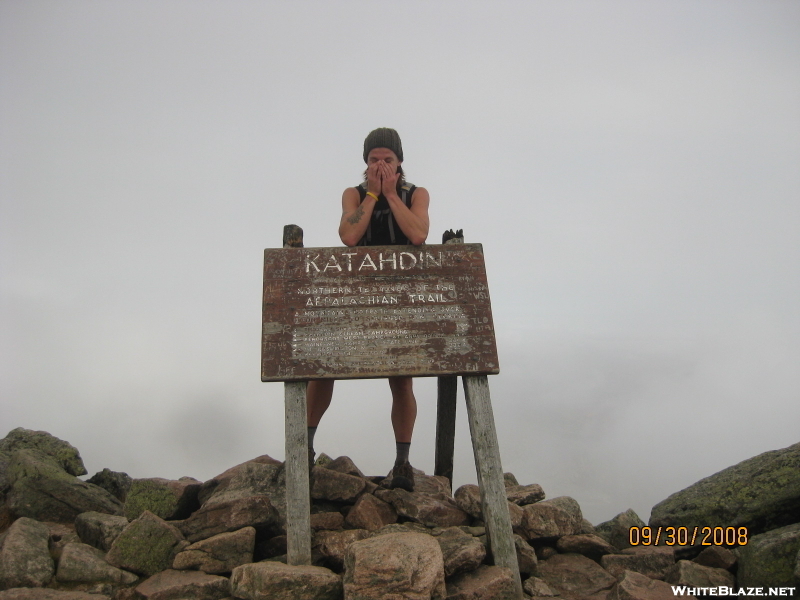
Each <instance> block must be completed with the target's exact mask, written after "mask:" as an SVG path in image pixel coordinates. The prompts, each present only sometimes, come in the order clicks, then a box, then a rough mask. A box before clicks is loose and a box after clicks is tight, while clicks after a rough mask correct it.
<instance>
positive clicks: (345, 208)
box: [307, 127, 430, 491]
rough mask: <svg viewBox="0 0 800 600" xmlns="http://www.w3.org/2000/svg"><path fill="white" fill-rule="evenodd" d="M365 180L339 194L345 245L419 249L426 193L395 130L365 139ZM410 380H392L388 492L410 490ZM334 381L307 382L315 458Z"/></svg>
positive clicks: (412, 418)
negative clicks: (408, 170) (413, 177)
mask: <svg viewBox="0 0 800 600" xmlns="http://www.w3.org/2000/svg"><path fill="white" fill-rule="evenodd" d="M364 162H365V163H367V169H366V171H364V182H363V183H361V184H359V185H358V186H356V187H350V188H347V189H346V190H345V191H344V193H343V194H342V220H341V222H340V224H339V237H340V238H341V239H342V242H343V243H344V244H345V245H346V246H359V245H361V246H385V245H408V244H413V245H416V246H418V245H420V244H423V243H425V240H426V239H427V237H428V226H429V221H428V203H429V201H430V198H429V196H428V191H427V190H426V189H425V188H422V187H416V186H414V185H412V184H409V183H406V181H405V176H404V173H403V168H402V164H403V146H402V144H401V143H400V136H399V135H398V134H397V132H396V131H395V130H394V129H389V128H388V127H381V128H379V129H376V130H374V131H372V132H370V134H369V135H368V136H367V138H366V139H365V140H364ZM412 383H413V380H412V379H411V377H390V378H389V388H390V389H391V392H392V428H393V429H394V436H395V443H396V448H397V458H396V459H395V465H394V468H393V469H392V481H391V484H390V486H391V487H392V488H396V487H399V488H403V489H405V490H408V491H413V489H414V473H413V470H412V468H411V464H410V463H409V462H408V452H409V449H410V447H411V436H412V434H413V432H414V421H415V420H416V417H417V401H416V399H415V398H414V391H413V389H412ZM333 384H334V380H333V379H320V380H315V381H309V383H308V394H307V401H308V452H309V460H313V457H314V450H313V448H314V434H315V433H316V430H317V425H319V422H320V419H321V418H322V415H323V414H324V413H325V411H326V410H327V409H328V406H329V405H330V403H331V397H332V396H333Z"/></svg>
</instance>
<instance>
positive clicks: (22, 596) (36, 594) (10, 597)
mask: <svg viewBox="0 0 800 600" xmlns="http://www.w3.org/2000/svg"><path fill="white" fill-rule="evenodd" d="M0 600H110V598H109V596H107V595H105V594H90V593H87V592H66V591H61V590H50V589H45V588H14V589H13V590H6V591H5V592H0Z"/></svg>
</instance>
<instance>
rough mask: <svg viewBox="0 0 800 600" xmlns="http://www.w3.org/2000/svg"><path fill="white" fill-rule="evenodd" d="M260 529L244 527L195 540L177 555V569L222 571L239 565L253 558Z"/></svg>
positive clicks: (205, 571)
mask: <svg viewBox="0 0 800 600" xmlns="http://www.w3.org/2000/svg"><path fill="white" fill-rule="evenodd" d="M255 544H256V530H255V529H253V528H252V527H243V528H242V529H239V530H238V531H232V532H229V533H220V534H219V535H215V536H214V537H210V538H208V539H206V540H201V541H199V542H195V543H194V544H192V545H191V546H187V547H186V549H185V550H183V551H181V552H179V553H178V554H177V555H176V556H175V560H174V561H173V563H172V568H173V569H194V570H198V571H203V572H204V573H212V574H215V575H219V574H221V573H230V572H231V571H233V569H234V568H236V567H238V566H239V565H243V564H246V563H251V562H253V549H254V548H255Z"/></svg>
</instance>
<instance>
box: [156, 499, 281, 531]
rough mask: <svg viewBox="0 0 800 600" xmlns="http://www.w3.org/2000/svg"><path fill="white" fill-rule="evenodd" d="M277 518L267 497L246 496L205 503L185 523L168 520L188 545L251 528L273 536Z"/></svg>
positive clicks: (277, 523) (277, 527)
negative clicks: (188, 542) (179, 531)
mask: <svg viewBox="0 0 800 600" xmlns="http://www.w3.org/2000/svg"><path fill="white" fill-rule="evenodd" d="M280 522H281V519H280V515H279V514H278V511H277V509H276V508H275V507H274V506H273V504H272V502H271V501H270V499H269V497H267V496H247V497H245V498H240V499H236V500H228V501H226V502H211V501H208V502H206V503H205V504H204V505H203V507H202V508H201V509H200V510H198V511H197V512H195V513H194V514H193V515H192V516H191V517H189V518H188V519H186V520H185V521H172V524H173V525H175V526H176V527H177V528H178V529H180V530H181V532H182V533H183V535H184V536H185V537H186V539H187V540H189V541H190V542H199V541H200V540H204V539H206V538H210V537H211V536H214V535H217V534H220V533H226V532H228V531H236V530H237V529H241V528H242V527H254V528H255V529H256V531H261V532H264V533H265V534H267V533H275V532H279V530H280Z"/></svg>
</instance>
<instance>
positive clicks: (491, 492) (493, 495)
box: [262, 225, 523, 600]
mask: <svg viewBox="0 0 800 600" xmlns="http://www.w3.org/2000/svg"><path fill="white" fill-rule="evenodd" d="M450 242H451V243H453V242H455V243H458V242H463V238H454V239H452V240H450ZM302 247H303V231H302V229H300V227H298V226H296V225H287V226H286V227H284V248H302ZM267 252H269V251H267ZM266 256H267V254H266V253H265V257H266ZM264 286H265V290H266V288H267V286H268V279H267V276H266V261H265V283H264ZM487 292H488V289H487ZM265 298H267V295H266V293H265ZM487 301H488V293H487ZM264 315H265V317H266V318H265V319H264V322H263V323H262V332H263V331H273V330H274V329H275V326H274V325H273V324H274V323H275V321H274V320H273V319H272V318H271V317H272V315H273V313H272V312H270V311H268V310H267V308H266V307H265V310H264ZM491 338H492V342H494V335H493V330H492V331H491ZM263 348H264V342H262V350H263ZM494 352H495V363H494V366H493V367H491V368H487V367H485V366H484V369H482V370H484V371H488V372H489V373H493V372H496V368H497V367H496V364H497V363H496V350H495V351H494ZM489 362H491V361H489ZM299 366H300V367H302V365H299ZM263 367H264V362H263V360H262V378H263V376H264V373H263ZM296 372H297V373H303V372H304V371H303V369H302V368H300V369H299V371H296ZM456 372H459V371H456ZM473 372H474V371H473ZM399 374H409V375H413V374H414V373H399ZM431 374H433V373H431ZM462 374H463V373H462ZM439 375H440V376H439V385H438V409H437V424H436V463H435V465H436V466H435V470H434V472H435V474H436V475H444V476H446V477H448V479H450V481H451V483H452V477H453V452H454V440H455V416H456V390H457V375H455V374H452V372H448V371H447V370H444V371H443V373H439ZM371 376H373V377H375V376H377V377H385V376H386V375H371ZM328 377H330V375H329V376H328ZM316 378H323V377H319V376H317V377H313V376H307V374H306V375H304V378H303V379H299V378H298V377H297V376H295V375H294V374H291V373H290V374H287V376H286V377H285V378H284V379H278V380H280V381H284V387H285V413H286V536H287V562H288V564H290V565H309V564H311V522H310V513H311V499H310V494H309V472H308V454H307V448H308V428H307V423H306V386H307V380H308V379H316ZM266 380H268V381H269V380H273V379H271V378H269V377H268V378H267V379H266ZM463 385H464V396H465V400H466V405H467V416H468V419H469V428H470V435H471V437H472V448H473V453H474V456H475V465H476V470H477V474H478V485H479V486H480V491H481V504H482V508H483V517H484V522H485V523H486V533H487V537H488V539H489V545H490V548H491V551H492V556H493V558H494V564H495V565H498V566H502V567H507V568H509V569H511V572H512V573H513V575H514V581H515V590H516V596H517V598H518V599H519V600H522V598H523V593H522V582H521V579H520V574H519V564H518V562H517V552H516V546H515V544H514V538H513V532H512V529H511V517H510V514H509V511H508V500H507V499H506V492H505V483H504V480H503V467H502V464H501V461H500V450H499V445H498V442H497V432H496V429H495V424H494V415H493V412H492V402H491V397H490V395H489V383H488V378H487V375H486V374H484V373H482V374H463Z"/></svg>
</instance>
